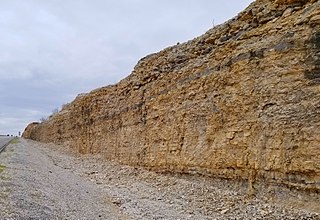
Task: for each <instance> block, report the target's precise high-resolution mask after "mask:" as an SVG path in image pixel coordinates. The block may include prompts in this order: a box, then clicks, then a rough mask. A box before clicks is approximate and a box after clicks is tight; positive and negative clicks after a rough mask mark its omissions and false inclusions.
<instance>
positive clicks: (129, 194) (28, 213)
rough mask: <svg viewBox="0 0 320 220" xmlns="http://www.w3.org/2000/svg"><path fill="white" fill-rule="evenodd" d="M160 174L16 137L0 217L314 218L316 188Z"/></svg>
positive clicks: (318, 214)
mask: <svg viewBox="0 0 320 220" xmlns="http://www.w3.org/2000/svg"><path fill="white" fill-rule="evenodd" d="M247 188H248V187H247V184H246V183H245V182H241V181H239V182H235V181H228V180H221V179H213V178H206V177H202V176H190V175H178V174H160V173H155V172H151V171H146V170H144V169H142V168H134V167H129V166H123V165H119V164H117V163H114V162H109V161H105V160H104V158H102V157H101V156H100V155H78V154H75V153H72V152H71V151H69V150H68V149H66V148H64V147H62V146H57V145H53V144H42V143H38V142H33V141H29V140H24V139H20V140H19V141H18V143H15V144H10V145H9V146H7V148H6V150H5V151H4V152H2V153H1V154H0V216H1V217H0V219H146V220H147V219H172V220H173V219H174V220H177V219H199V220H201V219H320V195H319V194H317V193H302V192H298V191H294V190H289V189H286V188H281V187H278V186H265V185H263V184H260V185H257V186H256V188H258V189H259V190H258V191H259V192H260V193H257V194H256V195H255V196H252V195H248V193H247Z"/></svg>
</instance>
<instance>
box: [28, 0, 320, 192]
mask: <svg viewBox="0 0 320 220" xmlns="http://www.w3.org/2000/svg"><path fill="white" fill-rule="evenodd" d="M23 136H24V137H25V138H30V139H34V140H38V141H42V142H55V143H59V144H65V145H66V146H71V147H72V148H74V149H76V150H78V151H79V152H81V153H100V154H103V155H104V156H105V157H106V159H110V160H117V161H119V162H121V163H124V164H129V165H132V166H144V167H147V168H150V169H153V170H158V171H172V172H183V173H201V174H204V175H212V176H219V177H223V178H234V179H247V180H249V182H254V181H255V180H262V181H267V182H270V183H272V182H274V183H279V184H284V185H287V186H290V187H291V186H293V187H298V188H303V189H311V190H316V191H318V190H320V2H319V1H315V0H304V1H301V0H257V1H256V2H254V3H252V4H251V5H250V6H249V7H248V8H247V9H246V10H244V11H243V12H241V13H240V14H239V15H238V16H237V17H236V18H234V19H232V20H230V21H228V22H226V23H225V24H223V25H220V26H217V27H215V28H213V29H211V30H209V31H208V32H207V33H205V34H204V35H202V36H200V37H197V38H195V39H193V40H191V41H189V42H186V43H183V44H179V45H176V46H173V47H169V48H166V49H164V50H163V51H160V52H159V53H156V54H151V55H149V56H147V57H145V58H143V59H141V60H140V61H139V62H138V64H137V65H136V66H135V68H134V70H133V72H132V73H131V75H129V76H128V77H127V78H125V79H123V80H122V81H120V82H119V83H117V84H116V85H112V86H107V87H104V88H100V89H97V90H94V91H92V92H90V93H88V94H83V95H81V96H78V97H77V98H76V99H75V100H74V101H73V102H72V103H70V104H69V105H68V106H65V107H64V108H63V109H62V111H61V112H59V113H58V114H56V115H54V116H52V117H51V118H50V119H49V120H48V121H45V122H43V123H40V124H39V125H36V126H34V125H32V126H31V127H28V128H27V129H26V131H25V132H24V134H23Z"/></svg>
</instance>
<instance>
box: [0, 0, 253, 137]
mask: <svg viewBox="0 0 320 220" xmlns="http://www.w3.org/2000/svg"><path fill="white" fill-rule="evenodd" d="M251 2H253V0H241V1H240V0H238V1H235V0H224V1H221V0H0V5H1V6H0V134H12V135H18V132H19V131H20V132H23V130H24V128H25V127H26V126H27V124H28V123H30V122H33V121H39V120H40V118H43V117H47V116H49V115H50V114H51V113H52V111H53V110H54V109H57V108H61V106H62V105H63V104H65V103H69V102H71V101H72V100H73V99H74V98H75V97H76V96H77V94H80V93H85V92H89V91H91V90H93V89H95V88H98V87H102V86H106V85H110V84H115V83H117V82H118V81H119V80H121V79H123V78H125V77H126V76H128V75H129V74H130V72H131V71H132V69H133V67H134V66H135V64H136V63H137V62H138V60H139V59H141V58H142V57H144V56H146V55H148V54H150V53H154V52H157V51H160V50H162V49H164V48H166V47H169V46H172V45H175V44H177V42H185V41H188V40H191V39H193V38H195V37H197V36H200V35H201V34H204V33H205V32H206V31H207V30H209V29H210V28H212V26H213V20H214V24H215V25H218V24H221V23H223V22H225V21H227V20H228V19H231V18H232V17H234V16H236V15H237V14H238V13H239V12H240V11H242V10H243V9H245V8H246V7H247V6H248V5H249V4H250V3H251Z"/></svg>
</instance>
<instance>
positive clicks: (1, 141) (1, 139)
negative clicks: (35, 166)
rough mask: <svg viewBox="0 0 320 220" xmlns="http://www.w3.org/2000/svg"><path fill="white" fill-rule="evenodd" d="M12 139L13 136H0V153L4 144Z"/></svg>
mask: <svg viewBox="0 0 320 220" xmlns="http://www.w3.org/2000/svg"><path fill="white" fill-rule="evenodd" d="M12 139H13V137H8V136H0V153H1V152H2V151H3V150H4V148H5V147H6V145H7V144H8V143H9V142H10V141H11V140H12Z"/></svg>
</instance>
